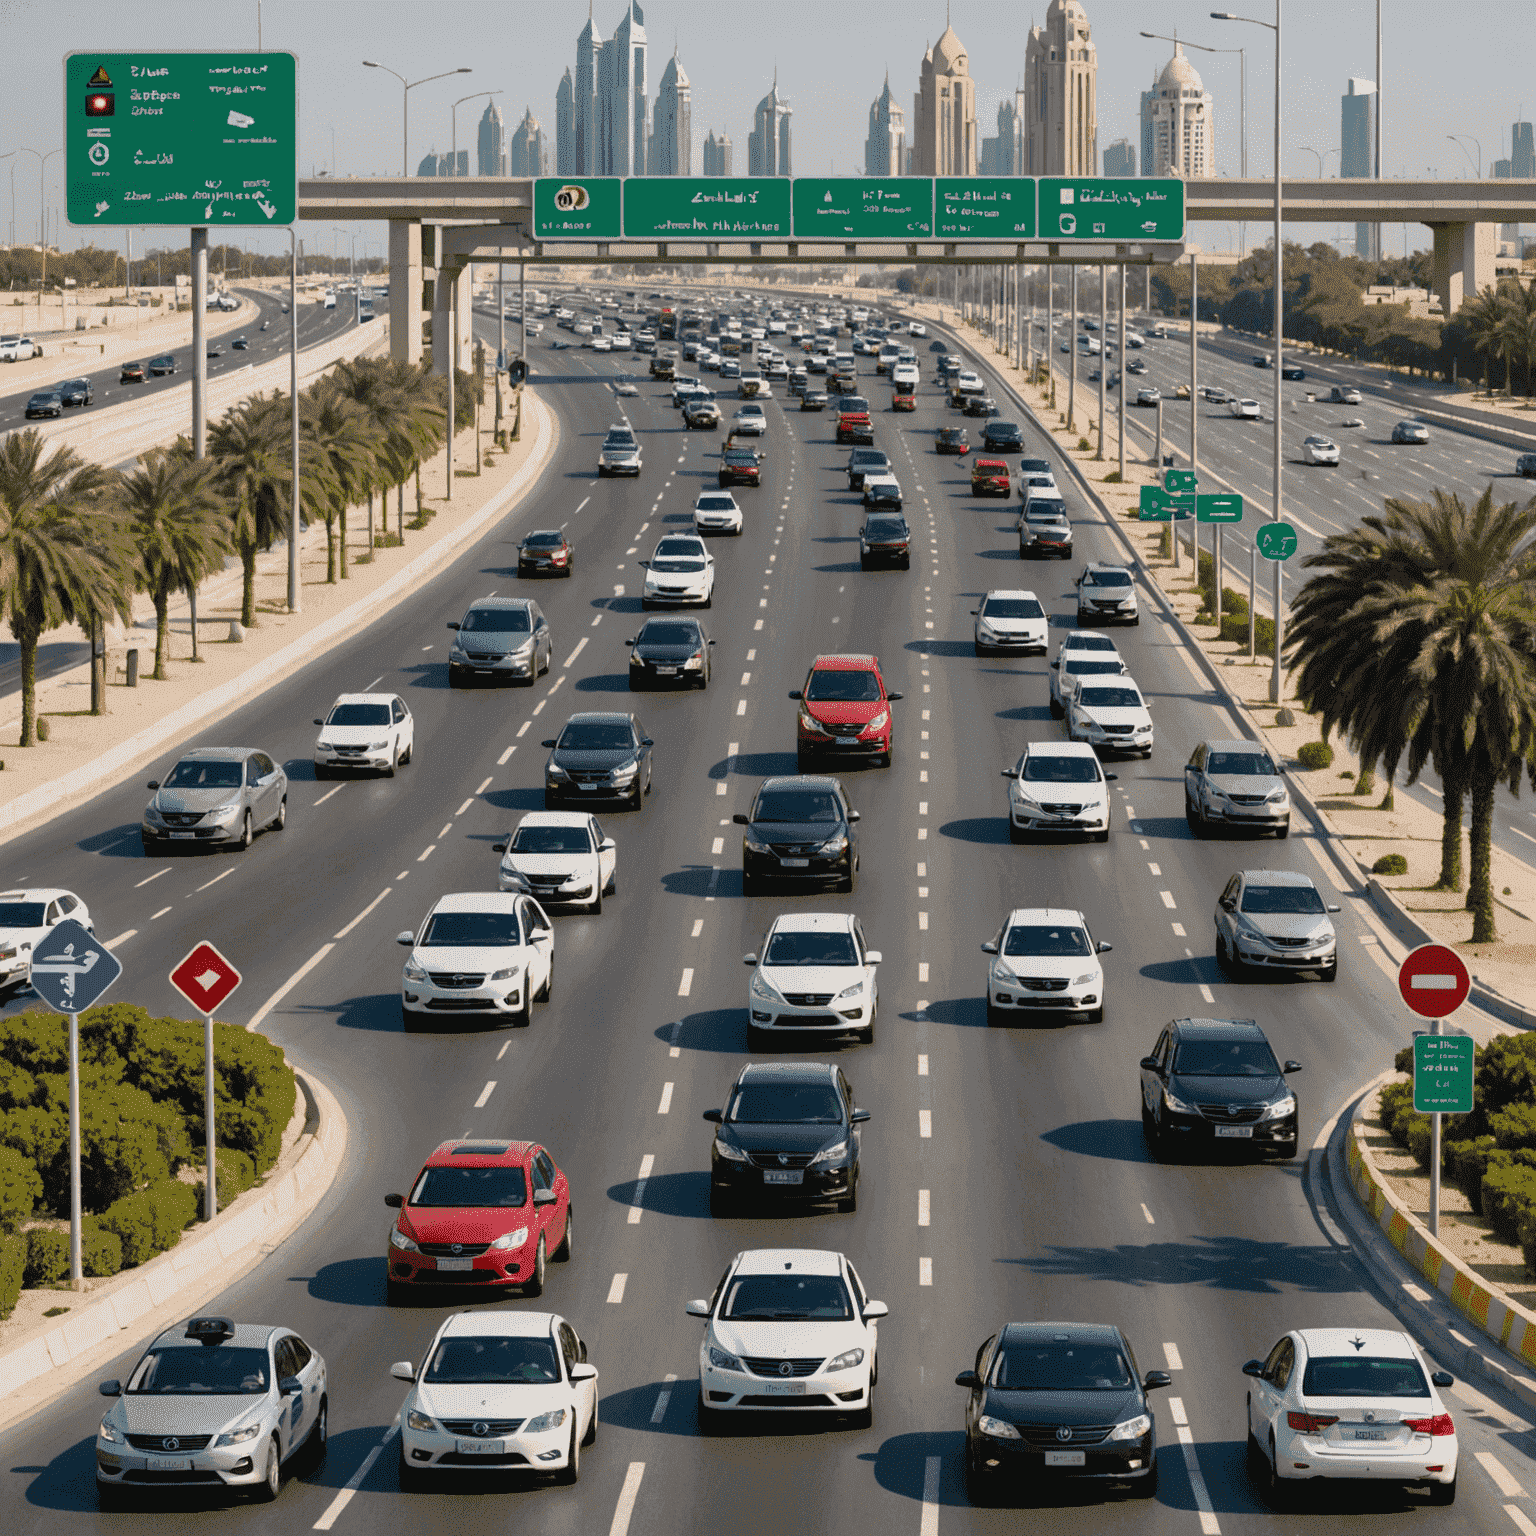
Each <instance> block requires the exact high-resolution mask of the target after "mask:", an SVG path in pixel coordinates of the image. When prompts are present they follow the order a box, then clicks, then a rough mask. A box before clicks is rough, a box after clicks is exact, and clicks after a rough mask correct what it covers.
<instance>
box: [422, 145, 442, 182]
mask: <svg viewBox="0 0 1536 1536" xmlns="http://www.w3.org/2000/svg"><path fill="white" fill-rule="evenodd" d="M437 161H438V154H437V151H436V150H435V149H433V150H429V151H428V152H427V153H426V154H424V155H423V156H422V157H421V164H420V165H418V166H417V167H416V174H417V175H418V176H440V175H442V174H443V173H442V172H441V171H439V170H438V168H437Z"/></svg>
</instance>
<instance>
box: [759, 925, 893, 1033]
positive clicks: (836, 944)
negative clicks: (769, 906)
mask: <svg viewBox="0 0 1536 1536" xmlns="http://www.w3.org/2000/svg"><path fill="white" fill-rule="evenodd" d="M881 958H882V957H881V954H880V951H879V950H878V949H869V948H868V947H867V946H866V945H865V942H864V930H863V928H862V927H861V926H860V923H859V920H858V918H856V917H854V916H853V914H852V913H849V912H794V913H786V914H785V915H784V916H783V917H778V918H775V919H774V921H773V925H772V926H771V927H770V928H769V930H768V932H767V933H766V934H765V935H764V936H763V947H762V949H761V950H760V951H759V952H758V953H757V954H749V955H743V956H742V959H743V961H744V963H745V964H747V965H749V966H751V967H752V980H751V982H750V983H749V985H748V987H747V1049H748V1050H761V1049H762V1048H763V1046H764V1045H765V1043H766V1042H767V1041H768V1040H769V1039H773V1038H777V1039H781V1040H782V1039H784V1038H785V1037H795V1036H798V1037H799V1038H801V1039H806V1040H815V1041H821V1040H825V1039H826V1038H827V1036H828V1035H848V1034H854V1035H857V1036H858V1038H859V1039H860V1040H861V1041H863V1042H864V1043H865V1044H866V1045H870V1044H873V1043H874V1038H875V1016H876V1014H877V1013H878V1012H879V1008H880V988H879V983H878V980H877V967H878V966H879V964H880V960H881Z"/></svg>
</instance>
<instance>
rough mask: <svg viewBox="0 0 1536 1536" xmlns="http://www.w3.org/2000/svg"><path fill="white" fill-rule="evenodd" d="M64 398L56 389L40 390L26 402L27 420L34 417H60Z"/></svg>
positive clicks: (62, 411)
mask: <svg viewBox="0 0 1536 1536" xmlns="http://www.w3.org/2000/svg"><path fill="white" fill-rule="evenodd" d="M63 414H64V397H63V395H61V394H60V393H59V392H58V390H57V389H40V390H38V392H37V393H36V394H35V395H32V396H29V397H28V400H27V420H28V421H31V420H32V418H33V417H34V416H62V415H63Z"/></svg>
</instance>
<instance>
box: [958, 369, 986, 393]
mask: <svg viewBox="0 0 1536 1536" xmlns="http://www.w3.org/2000/svg"><path fill="white" fill-rule="evenodd" d="M982 387H983V386H982V382H981V375H980V374H977V373H972V372H970V371H969V370H968V369H961V371H960V373H959V374H958V375H957V376H956V378H955V393H956V394H959V395H979V394H980V393H981V392H982Z"/></svg>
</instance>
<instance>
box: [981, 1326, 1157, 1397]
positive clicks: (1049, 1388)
mask: <svg viewBox="0 0 1536 1536" xmlns="http://www.w3.org/2000/svg"><path fill="white" fill-rule="evenodd" d="M991 1384H992V1385H993V1386H994V1387H998V1388H1000V1389H1002V1390H1004V1391H1010V1392H1124V1391H1126V1390H1127V1389H1128V1388H1130V1387H1132V1386H1133V1385H1135V1378H1134V1377H1133V1376H1132V1375H1131V1368H1130V1365H1129V1363H1128V1362H1127V1361H1126V1358H1125V1355H1124V1354H1123V1353H1122V1352H1121V1350H1120V1349H1118V1348H1117V1347H1116V1346H1115V1345H1113V1344H1082V1343H1074V1342H1073V1341H1072V1340H1070V1339H1049V1340H1040V1341H1038V1342H1035V1341H1031V1342H1029V1343H1023V1342H1019V1343H1009V1344H1004V1345H1003V1347H1002V1348H1001V1349H999V1350H998V1352H997V1359H996V1361H995V1362H994V1364H993V1366H992V1383H991Z"/></svg>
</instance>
